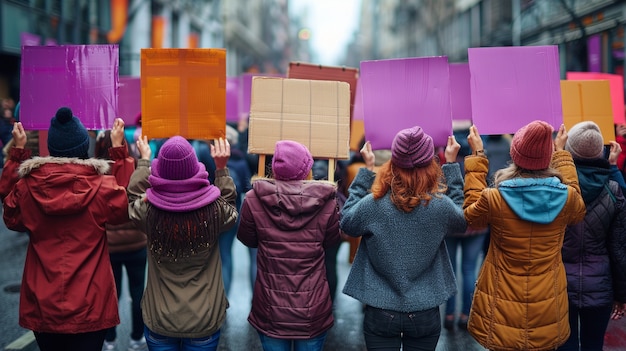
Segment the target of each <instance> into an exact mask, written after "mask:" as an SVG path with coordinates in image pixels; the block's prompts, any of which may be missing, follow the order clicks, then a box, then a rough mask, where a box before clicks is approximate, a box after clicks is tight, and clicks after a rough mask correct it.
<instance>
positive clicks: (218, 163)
mask: <svg viewBox="0 0 626 351" xmlns="http://www.w3.org/2000/svg"><path fill="white" fill-rule="evenodd" d="M211 156H212V157H213V161H215V169H224V168H226V163H227V162H228V159H229V158H230V143H228V140H227V139H223V138H219V139H215V141H214V142H213V144H211Z"/></svg>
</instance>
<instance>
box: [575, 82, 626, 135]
mask: <svg viewBox="0 0 626 351" xmlns="http://www.w3.org/2000/svg"><path fill="white" fill-rule="evenodd" d="M566 77H567V80H608V81H609V84H610V87H611V102H612V104H613V123H615V124H623V123H625V122H624V77H623V76H622V75H620V74H611V73H600V72H567V75H566Z"/></svg>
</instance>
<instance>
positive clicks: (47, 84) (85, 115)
mask: <svg viewBox="0 0 626 351" xmlns="http://www.w3.org/2000/svg"><path fill="white" fill-rule="evenodd" d="M118 52H119V48H118V46H117V45H62V46H25V47H23V49H22V66H21V77H20V83H21V84H20V101H21V103H20V109H21V111H20V120H21V121H22V123H23V124H24V128H25V129H28V130H47V129H48V127H49V126H50V119H51V118H52V117H53V116H54V115H55V113H56V111H57V110H58V109H59V108H60V107H62V106H67V107H69V108H71V109H72V111H73V112H74V115H75V116H76V117H78V118H79V119H80V120H81V122H82V123H83V124H84V125H85V127H86V128H87V129H110V128H111V127H112V126H113V121H114V120H115V117H116V116H117V111H118V81H119V61H118V58H119V53H118Z"/></svg>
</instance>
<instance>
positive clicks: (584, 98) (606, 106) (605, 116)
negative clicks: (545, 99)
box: [561, 80, 615, 145]
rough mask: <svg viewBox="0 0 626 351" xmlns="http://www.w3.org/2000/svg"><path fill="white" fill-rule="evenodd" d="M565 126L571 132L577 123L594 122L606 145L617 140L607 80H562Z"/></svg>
mask: <svg viewBox="0 0 626 351" xmlns="http://www.w3.org/2000/svg"><path fill="white" fill-rule="evenodd" d="M561 96H562V98H563V124H565V130H570V129H571V128H572V127H573V126H574V125H575V124H576V123H579V122H582V121H593V122H595V123H596V124H597V125H598V126H599V127H600V131H602V138H603V139H604V144H606V145H608V144H609V141H612V140H615V128H614V126H613V109H612V107H611V88H610V85H609V82H608V81H606V80H562V81H561Z"/></svg>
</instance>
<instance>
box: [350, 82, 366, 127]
mask: <svg viewBox="0 0 626 351" xmlns="http://www.w3.org/2000/svg"><path fill="white" fill-rule="evenodd" d="M360 82H361V81H360V80H357V81H356V89H355V90H356V92H355V93H354V95H355V97H354V110H353V112H352V119H353V120H355V121H362V120H363V88H361V83H360Z"/></svg>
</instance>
